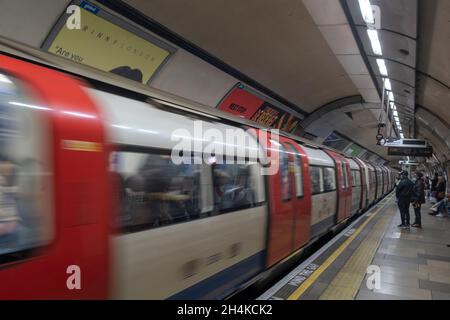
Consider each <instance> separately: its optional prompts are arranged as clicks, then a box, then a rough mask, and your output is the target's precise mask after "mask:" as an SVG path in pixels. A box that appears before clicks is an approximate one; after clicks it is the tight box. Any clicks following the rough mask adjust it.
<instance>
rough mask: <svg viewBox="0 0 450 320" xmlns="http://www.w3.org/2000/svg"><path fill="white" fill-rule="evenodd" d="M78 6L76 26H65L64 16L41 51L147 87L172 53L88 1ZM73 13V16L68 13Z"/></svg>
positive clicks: (155, 40) (68, 15) (152, 38)
mask: <svg viewBox="0 0 450 320" xmlns="http://www.w3.org/2000/svg"><path fill="white" fill-rule="evenodd" d="M72 5H77V6H79V7H80V10H79V12H80V20H79V21H80V25H79V27H77V28H74V29H73V28H71V29H69V27H68V26H67V25H66V22H67V20H68V18H70V17H71V14H68V13H65V14H63V15H62V16H61V18H60V20H59V21H58V23H57V24H56V26H55V27H54V29H53V30H52V31H51V33H50V34H49V36H48V38H47V39H46V41H45V43H44V44H43V46H42V48H43V49H44V50H46V51H48V52H50V53H53V54H55V55H58V56H61V57H64V58H66V59H70V60H72V61H75V62H77V63H81V64H85V65H88V66H91V67H94V68H97V69H99V70H102V71H107V72H111V73H114V74H118V75H120V76H123V77H125V78H128V79H131V80H135V81H138V82H141V83H143V84H147V83H148V82H149V81H150V79H151V78H152V76H153V75H154V74H155V73H156V72H157V70H158V69H159V68H160V67H161V65H162V64H163V63H164V62H165V61H166V60H167V59H168V58H169V56H170V55H171V53H173V52H174V51H175V50H174V49H173V48H171V47H169V46H168V45H167V44H165V43H163V42H162V41H160V40H159V39H156V38H154V37H152V36H151V35H150V34H147V33H145V32H143V31H141V30H140V29H138V28H135V27H133V26H131V25H130V24H128V23H126V22H125V21H123V20H120V19H119V18H118V17H116V16H113V15H112V14H110V13H108V12H106V11H104V10H102V9H101V8H99V7H97V6H94V5H93V4H91V3H89V2H88V1H74V2H72ZM72 14H73V13H72Z"/></svg>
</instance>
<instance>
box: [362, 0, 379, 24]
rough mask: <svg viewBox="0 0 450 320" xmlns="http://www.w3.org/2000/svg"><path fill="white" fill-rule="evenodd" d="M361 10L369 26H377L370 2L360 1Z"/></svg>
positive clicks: (367, 0)
mask: <svg viewBox="0 0 450 320" xmlns="http://www.w3.org/2000/svg"><path fill="white" fill-rule="evenodd" d="M359 8H360V9H361V14H362V17H363V19H364V21H365V22H366V23H367V24H375V17H374V15H373V10H372V5H371V4H370V1H369V0H359Z"/></svg>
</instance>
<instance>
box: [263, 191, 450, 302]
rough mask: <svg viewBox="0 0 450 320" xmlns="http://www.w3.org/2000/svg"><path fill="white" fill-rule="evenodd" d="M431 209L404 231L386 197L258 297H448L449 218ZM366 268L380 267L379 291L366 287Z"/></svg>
mask: <svg viewBox="0 0 450 320" xmlns="http://www.w3.org/2000/svg"><path fill="white" fill-rule="evenodd" d="M429 208H430V205H429V204H426V205H424V206H423V208H422V224H423V229H415V228H411V229H410V230H408V229H406V230H400V229H398V228H397V225H398V224H399V223H400V216H399V213H398V209H397V205H396V203H395V196H394V195H393V194H391V195H389V196H387V197H386V198H385V199H384V200H382V201H381V202H379V203H378V204H377V205H375V206H374V207H373V208H371V209H370V210H369V211H368V212H367V213H365V214H364V215H362V216H361V217H360V218H358V219H357V220H356V221H355V222H353V223H352V224H351V225H350V226H349V227H347V228H346V229H345V230H344V231H342V232H341V233H340V234H339V235H337V236H336V237H335V238H333V239H332V240H331V242H329V243H328V244H327V245H326V246H324V247H322V248H321V249H320V250H319V251H318V252H317V253H316V254H314V255H313V256H311V257H310V258H308V259H307V260H306V261H304V262H303V263H302V264H301V265H299V266H298V267H297V268H296V269H295V270H293V271H292V272H291V273H289V274H288V275H287V276H286V277H284V278H283V279H282V280H281V281H280V282H278V283H277V284H276V285H275V286H274V287H272V288H271V289H270V290H268V291H267V292H266V293H264V294H263V295H262V296H261V297H259V300H267V299H269V300H410V299H418V300H431V299H433V300H441V299H442V300H447V299H450V247H449V246H448V245H450V219H449V218H439V217H435V216H430V215H428V212H429ZM410 212H411V222H413V221H414V218H413V217H414V213H413V209H412V208H411V209H410ZM368 266H375V268H376V267H379V270H380V276H381V277H380V278H381V282H380V286H379V289H373V290H370V289H368V287H367V284H366V282H367V277H368V274H367V268H368Z"/></svg>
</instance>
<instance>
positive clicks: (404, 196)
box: [395, 171, 414, 229]
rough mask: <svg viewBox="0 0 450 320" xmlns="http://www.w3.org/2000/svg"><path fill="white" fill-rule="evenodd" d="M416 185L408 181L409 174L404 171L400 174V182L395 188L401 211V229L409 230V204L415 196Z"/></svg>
mask: <svg viewBox="0 0 450 320" xmlns="http://www.w3.org/2000/svg"><path fill="white" fill-rule="evenodd" d="M413 189H414V183H413V182H412V181H411V180H409V179H408V172H407V171H402V172H401V174H400V182H399V183H398V185H397V187H396V188H395V195H396V197H397V204H398V209H399V210H400V218H401V220H402V223H401V224H399V225H398V227H399V228H400V229H409V227H410V225H409V218H410V216H409V204H410V203H411V197H412V194H413Z"/></svg>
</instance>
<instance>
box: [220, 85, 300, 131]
mask: <svg viewBox="0 0 450 320" xmlns="http://www.w3.org/2000/svg"><path fill="white" fill-rule="evenodd" d="M218 109H220V110H222V111H225V112H227V113H231V114H233V115H236V116H239V117H241V118H245V119H248V120H251V121H254V122H256V123H258V124H260V125H262V126H266V127H269V128H275V129H279V130H281V131H285V132H289V133H294V132H295V130H296V129H297V128H298V127H299V124H300V119H299V118H297V117H295V116H294V115H292V114H290V113H288V112H286V111H283V110H282V109H281V108H279V107H276V106H274V105H273V104H271V103H269V102H267V101H265V100H264V99H263V98H261V97H259V96H257V95H256V94H253V93H252V92H250V91H249V90H247V89H246V88H245V86H244V85H242V84H238V85H237V86H235V87H234V88H233V89H232V90H231V91H230V92H229V93H228V95H227V96H226V97H225V99H223V100H222V102H220V103H219V106H218Z"/></svg>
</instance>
